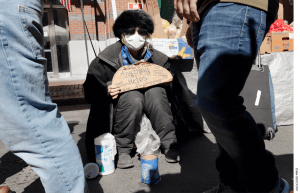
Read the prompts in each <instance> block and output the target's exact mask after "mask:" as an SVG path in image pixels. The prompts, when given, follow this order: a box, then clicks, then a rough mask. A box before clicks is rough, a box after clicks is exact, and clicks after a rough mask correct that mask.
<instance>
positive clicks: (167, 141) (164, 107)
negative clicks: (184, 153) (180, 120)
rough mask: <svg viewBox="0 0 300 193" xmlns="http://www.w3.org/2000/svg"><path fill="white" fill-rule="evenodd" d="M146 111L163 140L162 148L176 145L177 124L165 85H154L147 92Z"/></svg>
mask: <svg viewBox="0 0 300 193" xmlns="http://www.w3.org/2000/svg"><path fill="white" fill-rule="evenodd" d="M144 109H145V113H146V116H147V117H148V118H149V120H150V122H151V124H152V127H153V130H154V131H155V132H156V133H157V135H158V136H159V138H160V141H161V148H162V149H164V150H166V149H170V147H171V145H176V143H177V139H176V136H175V126H174V124H173V122H172V121H173V115H172V112H171V106H170V105H169V101H168V98H167V93H166V89H165V88H164V87H159V86H157V87H152V88H150V89H148V90H147V91H146V92H145V106H144Z"/></svg>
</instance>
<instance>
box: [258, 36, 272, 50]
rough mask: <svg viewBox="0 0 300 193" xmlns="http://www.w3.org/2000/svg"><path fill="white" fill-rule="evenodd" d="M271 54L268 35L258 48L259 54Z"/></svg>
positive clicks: (270, 42) (270, 43)
mask: <svg viewBox="0 0 300 193" xmlns="http://www.w3.org/2000/svg"><path fill="white" fill-rule="evenodd" d="M271 52H272V41H271V34H270V33H268V34H267V35H266V37H265V39H264V41H263V42H262V44H261V46H260V54H270V53H271Z"/></svg>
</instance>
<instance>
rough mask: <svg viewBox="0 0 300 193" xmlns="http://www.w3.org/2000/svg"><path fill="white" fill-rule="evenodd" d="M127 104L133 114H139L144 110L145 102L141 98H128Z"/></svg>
mask: <svg viewBox="0 0 300 193" xmlns="http://www.w3.org/2000/svg"><path fill="white" fill-rule="evenodd" d="M126 103H127V105H126V106H127V107H128V109H130V111H131V112H132V113H134V112H139V111H141V110H142V109H143V101H142V99H141V98H139V97H132V98H128V99H127V101H126Z"/></svg>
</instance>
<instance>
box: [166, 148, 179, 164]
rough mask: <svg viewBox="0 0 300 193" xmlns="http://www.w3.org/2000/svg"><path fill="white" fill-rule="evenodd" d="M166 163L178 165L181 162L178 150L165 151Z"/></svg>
mask: <svg viewBox="0 0 300 193" xmlns="http://www.w3.org/2000/svg"><path fill="white" fill-rule="evenodd" d="M164 154H165V156H166V161H167V162H169V163H177V162H179V161H180V155H179V153H178V151H177V150H176V149H169V150H165V152H164Z"/></svg>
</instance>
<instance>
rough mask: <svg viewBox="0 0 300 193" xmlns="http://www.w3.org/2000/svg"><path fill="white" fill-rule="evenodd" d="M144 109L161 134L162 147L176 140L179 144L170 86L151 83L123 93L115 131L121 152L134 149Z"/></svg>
mask: <svg viewBox="0 0 300 193" xmlns="http://www.w3.org/2000/svg"><path fill="white" fill-rule="evenodd" d="M143 111H144V112H145V114H146V116H147V117H148V118H149V120H150V122H151V124H152V127H153V130H154V131H155V132H156V133H157V135H158V136H159V138H160V140H161V147H162V148H163V149H169V148H170V146H171V145H172V144H174V145H175V144H176V142H177V140H176V136H175V126H174V124H173V123H172V121H173V116H172V113H171V107H170V105H169V102H168V98H167V94H166V90H165V88H163V87H151V88H149V89H146V90H133V91H129V92H126V93H123V94H121V95H120V96H119V99H118V103H117V106H116V112H115V119H114V120H115V121H114V135H115V138H116V143H117V148H118V151H119V152H122V153H130V152H131V149H132V147H133V143H134V140H135V133H136V132H137V129H138V128H139V124H140V122H141V119H142V114H143Z"/></svg>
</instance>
